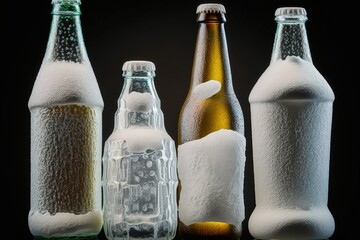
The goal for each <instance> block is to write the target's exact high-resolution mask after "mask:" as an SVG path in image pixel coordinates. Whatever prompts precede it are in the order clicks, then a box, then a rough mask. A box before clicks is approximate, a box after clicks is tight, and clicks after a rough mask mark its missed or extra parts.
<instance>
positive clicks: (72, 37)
mask: <svg viewBox="0 0 360 240" xmlns="http://www.w3.org/2000/svg"><path fill="white" fill-rule="evenodd" d="M52 4H53V10H52V23H51V29H50V34H49V38H48V43H47V48H46V52H45V55H44V58H43V61H42V64H41V67H40V70H39V72H38V75H37V77H36V80H35V83H34V86H33V89H32V93H31V95H30V98H29V101H28V107H29V110H30V115H31V116H30V118H31V124H30V126H31V129H30V130H31V159H30V160H31V170H30V171H31V179H30V180H31V189H30V193H31V204H30V211H29V215H28V224H29V229H30V231H31V233H32V235H34V236H35V237H43V238H53V237H83V236H96V235H98V233H99V232H100V230H101V228H102V209H101V150H102V149H101V145H102V142H101V141H102V110H103V105H104V103H103V99H102V96H101V93H100V90H99V86H98V83H97V80H96V77H95V74H94V71H93V69H92V66H91V64H90V61H89V58H88V55H87V51H86V48H85V44H84V39H83V35H82V28H81V22H80V14H81V12H80V0H53V1H52Z"/></svg>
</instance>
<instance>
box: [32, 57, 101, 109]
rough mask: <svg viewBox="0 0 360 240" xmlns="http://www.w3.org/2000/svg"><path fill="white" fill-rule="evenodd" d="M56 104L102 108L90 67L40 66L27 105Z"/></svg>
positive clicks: (83, 65) (61, 64) (58, 64)
mask: <svg viewBox="0 0 360 240" xmlns="http://www.w3.org/2000/svg"><path fill="white" fill-rule="evenodd" d="M57 103H85V104H89V105H94V106H99V107H103V106H104V102H103V99H102V96H101V93H100V90H99V86H98V83H97V80H96V78H95V75H94V72H93V70H92V68H91V66H88V65H85V64H80V63H70V62H65V61H62V62H54V63H44V64H42V66H41V68H40V70H39V73H38V75H37V77H36V80H35V83H34V86H33V90H32V93H31V96H30V99H29V102H28V106H29V108H33V107H37V106H47V105H50V104H57Z"/></svg>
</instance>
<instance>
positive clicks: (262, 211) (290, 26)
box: [249, 7, 335, 239]
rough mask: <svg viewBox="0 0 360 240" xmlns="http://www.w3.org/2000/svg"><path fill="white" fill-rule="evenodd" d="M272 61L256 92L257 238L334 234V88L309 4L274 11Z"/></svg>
mask: <svg viewBox="0 0 360 240" xmlns="http://www.w3.org/2000/svg"><path fill="white" fill-rule="evenodd" d="M275 21H276V22H277V29H276V33H275V40H274V45H273V52H272V56H271V62H270V65H269V66H268V68H267V69H266V71H265V72H264V73H263V74H262V75H261V77H260V78H259V79H258V81H257V82H256V84H255V86H254V87H253V89H252V90H251V92H250V95H249V102H250V105H251V108H250V109H251V126H252V141H253V144H252V146H253V163H254V175H255V197H256V207H255V209H254V211H253V212H252V214H251V216H250V219H249V231H250V233H251V234H252V236H253V237H255V238H258V239H290V238H291V239H293V238H296V239H327V238H329V237H330V236H331V235H332V234H333V232H334V228H335V223H334V219H333V216H332V215H331V213H330V211H329V209H328V206H327V201H328V181H329V163H330V161H329V160H330V139H331V123H332V110H333V109H332V108H333V101H334V99H335V97H334V93H333V91H332V89H331V87H330V86H329V84H328V83H327V81H326V80H325V79H324V77H323V76H322V75H321V74H320V73H319V71H318V70H317V69H316V68H315V66H314V65H313V62H312V57H311V53H310V47H309V42H308V37H307V33H306V27H305V22H306V21H307V14H306V10H305V9H304V8H301V7H282V8H278V9H277V10H276V11H275Z"/></svg>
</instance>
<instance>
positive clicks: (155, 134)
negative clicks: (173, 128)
mask: <svg viewBox="0 0 360 240" xmlns="http://www.w3.org/2000/svg"><path fill="white" fill-rule="evenodd" d="M170 139H171V138H170V136H169V135H168V134H167V133H166V132H164V131H162V130H157V129H152V128H130V129H122V130H116V131H114V132H113V133H112V134H111V135H110V136H109V141H113V140H118V141H122V140H123V141H125V142H126V145H127V147H128V150H129V151H130V152H142V151H145V150H147V149H153V150H160V149H162V148H163V145H162V141H163V140H170Z"/></svg>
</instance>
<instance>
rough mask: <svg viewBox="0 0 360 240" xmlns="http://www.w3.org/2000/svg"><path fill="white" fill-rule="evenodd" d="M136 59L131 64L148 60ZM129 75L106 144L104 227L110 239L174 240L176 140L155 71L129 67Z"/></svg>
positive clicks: (104, 160) (104, 158) (175, 218)
mask: <svg viewBox="0 0 360 240" xmlns="http://www.w3.org/2000/svg"><path fill="white" fill-rule="evenodd" d="M131 62H132V61H130V63H131ZM137 62H138V61H136V62H135V63H132V64H148V63H146V62H145V63H141V62H140V63H137ZM124 65H125V64H124ZM152 71H153V70H152ZM124 76H125V83H124V87H123V90H122V93H121V94H120V97H119V102H118V106H119V108H118V110H117V112H116V116H115V127H114V131H113V132H112V134H111V135H110V136H109V138H108V139H107V141H106V143H105V148H104V157H103V166H104V176H103V192H104V231H105V234H106V236H107V238H108V239H124V240H125V239H173V238H174V237H175V234H176V228H177V204H176V188H177V182H178V181H177V175H176V148H175V142H174V140H173V139H172V138H171V137H170V136H169V135H168V134H167V132H166V130H165V127H164V119H163V113H162V111H161V109H160V100H159V97H158V95H157V93H156V90H155V86H154V83H153V76H154V74H153V73H152V72H147V71H144V72H142V71H140V72H138V71H134V72H133V71H127V70H124Z"/></svg>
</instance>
